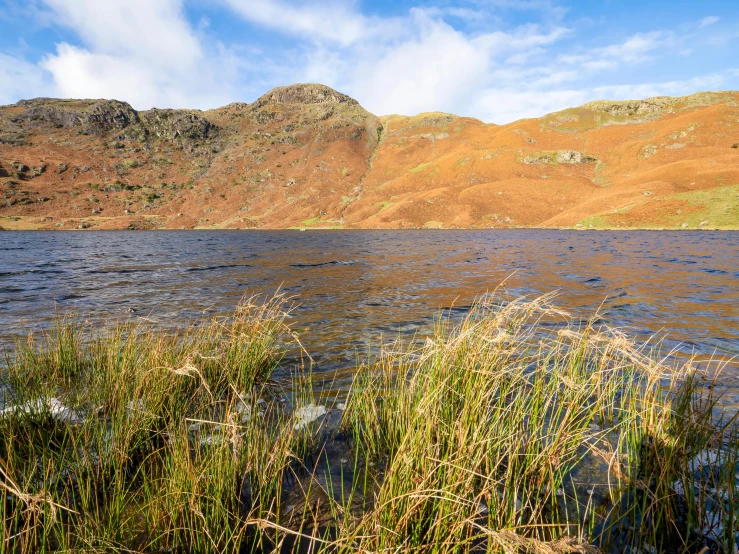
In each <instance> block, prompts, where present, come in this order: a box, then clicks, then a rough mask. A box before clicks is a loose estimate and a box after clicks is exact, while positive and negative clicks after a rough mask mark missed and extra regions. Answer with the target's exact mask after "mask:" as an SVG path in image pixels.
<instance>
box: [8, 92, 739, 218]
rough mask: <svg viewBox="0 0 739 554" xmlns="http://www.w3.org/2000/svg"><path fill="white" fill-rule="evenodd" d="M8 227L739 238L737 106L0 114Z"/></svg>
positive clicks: (317, 104)
mask: <svg viewBox="0 0 739 554" xmlns="http://www.w3.org/2000/svg"><path fill="white" fill-rule="evenodd" d="M0 227H1V228H4V229H79V228H84V229H165V228H173V229H181V228H184V229H193V228H198V229H238V228H263V229H279V228H289V227H300V228H329V227H330V228H347V229H349V228H419V227H427V228H490V227H495V228H502V227H571V228H669V229H683V228H687V229H695V228H706V229H713V228H735V229H736V228H739V93H735V92H708V93H701V94H696V95H692V96H687V97H682V98H668V97H658V98H650V99H647V100H640V101H625V102H610V101H599V102H591V103H589V104H585V105H584V106H581V107H578V108H572V109H568V110H564V111H562V112H558V113H554V114H550V115H547V116H545V117H542V118H540V119H528V120H522V121H517V122H515V123H511V124H508V125H502V126H497V125H488V124H484V123H482V122H480V121H478V120H475V119H470V118H462V117H457V116H454V115H450V114H443V113H429V114H420V115H416V116H412V117H405V116H398V115H391V116H385V117H377V116H374V115H373V114H371V113H369V112H367V111H366V110H365V109H363V108H362V107H361V106H360V105H359V104H358V103H357V102H356V101H355V100H353V99H352V98H350V97H348V96H346V95H344V94H341V93H339V92H337V91H334V90H332V89H330V88H328V87H325V86H322V85H293V86H288V87H280V88H277V89H274V90H272V91H270V92H268V93H267V94H265V95H264V96H262V97H261V98H259V99H258V100H257V101H256V102H254V103H252V104H245V103H234V104H230V105H228V106H224V107H222V108H218V109H214V110H209V111H205V112H202V111H197V110H167V109H152V110H148V111H141V112H138V111H136V110H134V109H133V108H132V107H131V106H129V105H128V104H126V103H125V102H119V101H115V100H57V99H46V98H39V99H35V100H24V101H20V102H18V103H17V104H14V105H10V106H3V107H0Z"/></svg>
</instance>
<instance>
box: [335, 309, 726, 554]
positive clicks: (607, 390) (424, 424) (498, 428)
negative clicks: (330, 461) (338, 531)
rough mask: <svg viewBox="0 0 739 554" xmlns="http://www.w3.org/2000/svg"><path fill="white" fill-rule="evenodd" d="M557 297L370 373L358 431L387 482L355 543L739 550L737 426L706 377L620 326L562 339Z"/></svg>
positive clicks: (477, 316)
mask: <svg viewBox="0 0 739 554" xmlns="http://www.w3.org/2000/svg"><path fill="white" fill-rule="evenodd" d="M550 300H551V297H549V296H545V297H542V298H540V299H538V300H535V301H533V302H523V301H514V302H511V303H509V304H507V305H505V306H501V305H500V304H498V303H497V302H496V301H495V299H485V300H483V301H482V302H480V303H478V304H477V305H476V307H475V308H474V309H473V310H472V312H471V313H470V315H469V316H468V317H467V318H466V319H465V320H464V321H463V322H462V323H461V324H459V325H457V326H451V325H450V324H449V322H441V323H440V324H439V326H438V328H437V329H436V332H435V334H434V336H433V338H432V339H429V340H427V341H426V343H425V344H423V345H421V346H420V347H417V348H405V349H403V348H399V347H398V345H394V346H393V348H391V349H390V350H389V351H386V352H383V354H382V355H381V356H380V359H379V361H377V362H376V363H374V364H372V365H370V366H369V367H367V368H365V370H364V371H362V372H361V373H360V374H359V376H358V377H357V380H356V382H355V385H354V389H353V391H352V394H351V396H350V400H349V403H348V405H347V413H346V420H345V425H346V426H347V429H348V431H349V432H350V433H351V435H352V436H353V438H354V442H355V444H356V445H357V448H358V449H359V451H360V452H361V456H362V457H363V458H364V459H366V460H368V463H371V464H376V465H379V466H380V467H382V468H383V474H382V476H381V477H380V478H378V483H377V492H376V495H375V498H374V503H373V506H372V507H371V508H370V509H369V510H368V511H367V513H365V514H364V515H363V517H362V518H361V519H360V520H359V522H358V523H357V525H356V527H355V528H354V529H353V530H352V532H351V533H349V534H348V535H347V537H351V538H353V539H354V543H353V544H354V546H355V547H356V548H358V549H359V550H361V551H402V552H432V551H434V552H447V551H458V552H471V551H488V552H503V551H504V552H591V551H596V550H597V547H600V548H603V549H604V550H609V549H614V548H615V549H616V551H624V549H627V548H643V547H647V548H649V547H651V548H656V549H657V551H659V552H685V551H694V550H695V551H697V550H700V547H701V546H703V545H704V544H705V543H706V542H707V541H709V542H710V541H712V542H711V544H712V545H713V546H715V547H716V548H723V549H724V550H723V551H730V552H733V551H734V548H735V535H736V533H737V531H739V527H737V524H736V522H735V520H734V517H735V516H734V514H733V506H732V504H731V503H730V502H729V501H728V497H730V498H733V495H735V494H736V492H737V483H736V475H735V473H736V471H735V470H736V469H737V466H736V450H737V442H736V430H735V427H733V420H731V421H729V422H719V423H716V422H715V420H714V419H712V417H713V415H714V414H713V412H714V408H715V407H716V398H714V397H712V396H711V394H710V393H708V394H706V393H702V392H701V390H700V389H699V388H698V382H697V377H696V374H695V373H694V372H691V371H689V370H688V369H687V368H683V369H682V370H671V369H668V368H667V367H665V366H664V365H663V364H660V363H659V362H658V361H657V360H656V358H655V357H654V356H652V355H650V353H649V352H645V351H644V350H643V349H640V348H637V346H636V345H635V344H634V343H632V342H631V341H629V340H627V339H626V338H625V337H624V336H622V335H620V334H618V333H616V332H614V331H610V330H608V329H605V328H596V327H595V326H594V325H590V324H588V325H585V326H582V327H571V326H565V327H561V326H560V327H559V328H558V330H556V331H552V330H551V329H552V327H551V325H550V324H551V323H552V321H553V320H555V319H558V318H559V319H561V318H562V317H563V314H562V313H561V312H559V311H558V310H556V309H555V308H553V307H552V306H551V305H550V303H549V302H550ZM701 456H703V457H704V458H706V457H707V458H711V460H712V462H714V463H712V464H704V465H706V466H708V465H710V470H709V471H710V472H712V473H711V474H712V477H711V479H709V481H710V483H708V482H701V481H700V480H699V479H696V475H695V473H696V466H697V464H699V461H697V460H700V459H701ZM718 458H721V460H718ZM719 468H723V469H719ZM719 491H720V492H719ZM727 495H728V497H727ZM722 498H724V500H723V501H722V500H721V499H722ZM709 520H710V521H709ZM711 522H713V527H712V528H710V523H711ZM719 522H720V524H719ZM686 549H687V550H686ZM645 551H646V550H645Z"/></svg>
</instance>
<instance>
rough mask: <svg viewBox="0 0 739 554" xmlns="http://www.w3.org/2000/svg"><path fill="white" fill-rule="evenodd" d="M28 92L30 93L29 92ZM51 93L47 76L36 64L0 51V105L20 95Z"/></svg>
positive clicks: (10, 102) (8, 102) (11, 101)
mask: <svg viewBox="0 0 739 554" xmlns="http://www.w3.org/2000/svg"><path fill="white" fill-rule="evenodd" d="M29 93H30V94H29ZM51 94H53V87H52V86H51V83H50V82H49V76H48V75H46V74H45V73H44V71H43V70H42V69H41V68H39V67H38V66H37V65H35V64H32V63H28V62H27V61H25V60H23V59H21V58H17V57H14V56H8V55H7V54H2V53H0V105H4V104H12V103H14V102H16V101H17V100H18V99H19V98H21V97H26V98H28V97H29V96H34V97H36V96H47V95H51Z"/></svg>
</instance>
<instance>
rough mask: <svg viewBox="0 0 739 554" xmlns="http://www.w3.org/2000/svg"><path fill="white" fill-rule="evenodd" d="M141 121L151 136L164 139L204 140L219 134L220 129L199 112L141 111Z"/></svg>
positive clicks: (155, 109)
mask: <svg viewBox="0 0 739 554" xmlns="http://www.w3.org/2000/svg"><path fill="white" fill-rule="evenodd" d="M140 116H141V123H142V125H143V127H144V129H145V130H146V133H147V135H148V136H149V137H153V138H158V139H164V140H171V141H177V140H185V139H187V140H192V141H203V140H206V139H209V138H214V137H215V136H216V135H218V132H219V129H218V127H217V126H215V125H214V124H212V123H211V122H210V121H208V120H207V119H205V118H204V117H202V116H201V115H200V114H198V113H197V112H193V111H189V110H160V109H157V108H154V109H152V110H148V111H145V112H141V114H140Z"/></svg>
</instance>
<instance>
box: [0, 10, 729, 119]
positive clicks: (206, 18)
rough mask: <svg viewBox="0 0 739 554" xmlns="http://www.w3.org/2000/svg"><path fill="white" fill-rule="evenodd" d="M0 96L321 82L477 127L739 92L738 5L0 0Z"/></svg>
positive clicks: (143, 96)
mask: <svg viewBox="0 0 739 554" xmlns="http://www.w3.org/2000/svg"><path fill="white" fill-rule="evenodd" d="M0 28H2V30H3V32H2V33H0V104H7V103H13V102H16V101H17V100H19V99H21V98H31V97H36V96H55V97H66V98H100V97H103V98H117V99H120V100H125V101H128V102H130V103H131V104H132V105H133V106H134V107H135V108H137V109H147V108H150V107H153V106H156V107H176V108H179V107H191V108H201V109H207V108H213V107H217V106H221V105H224V104H228V103H230V102H235V101H241V102H251V101H253V100H255V99H256V98H258V97H259V96H260V95H261V94H263V93H264V92H266V91H267V90H269V89H270V88H272V87H274V86H278V85H285V84H290V83H295V82H321V83H324V84H327V85H330V86H332V87H334V88H336V89H338V90H340V91H342V92H345V93H347V94H349V95H351V96H353V97H354V98H356V99H357V100H359V102H360V103H362V105H363V106H365V107H366V108H367V109H368V110H370V111H372V112H373V113H376V114H378V115H384V114H389V113H402V114H409V115H410V114H415V113H420V112H424V111H445V112H452V113H457V114H460V115H466V116H473V117H477V118H480V119H482V120H483V121H487V122H494V123H506V122H509V121H513V120H516V119H520V118H523V117H535V116H540V115H543V114H545V113H548V112H551V111H556V110H559V109H562V108H565V107H569V106H574V105H579V104H582V103H584V102H587V101H589V100H594V99H600V98H609V99H628V98H644V97H647V96H655V95H661V94H666V95H683V94H690V93H692V92H696V91H701V90H725V89H739V57H737V55H736V53H737V52H739V2H737V1H736V0H732V1H728V0H724V1H711V0H703V1H697V0H693V1H686V0H670V1H667V0H656V1H649V0H640V1H639V0H600V1H598V0H580V1H574V0H569V1H568V0H415V1H414V0H395V1H389V0H381V1H373V2H370V1H366V0H364V1H360V0H323V1H318V0H306V1H293V0H200V1H195V0H0Z"/></svg>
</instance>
